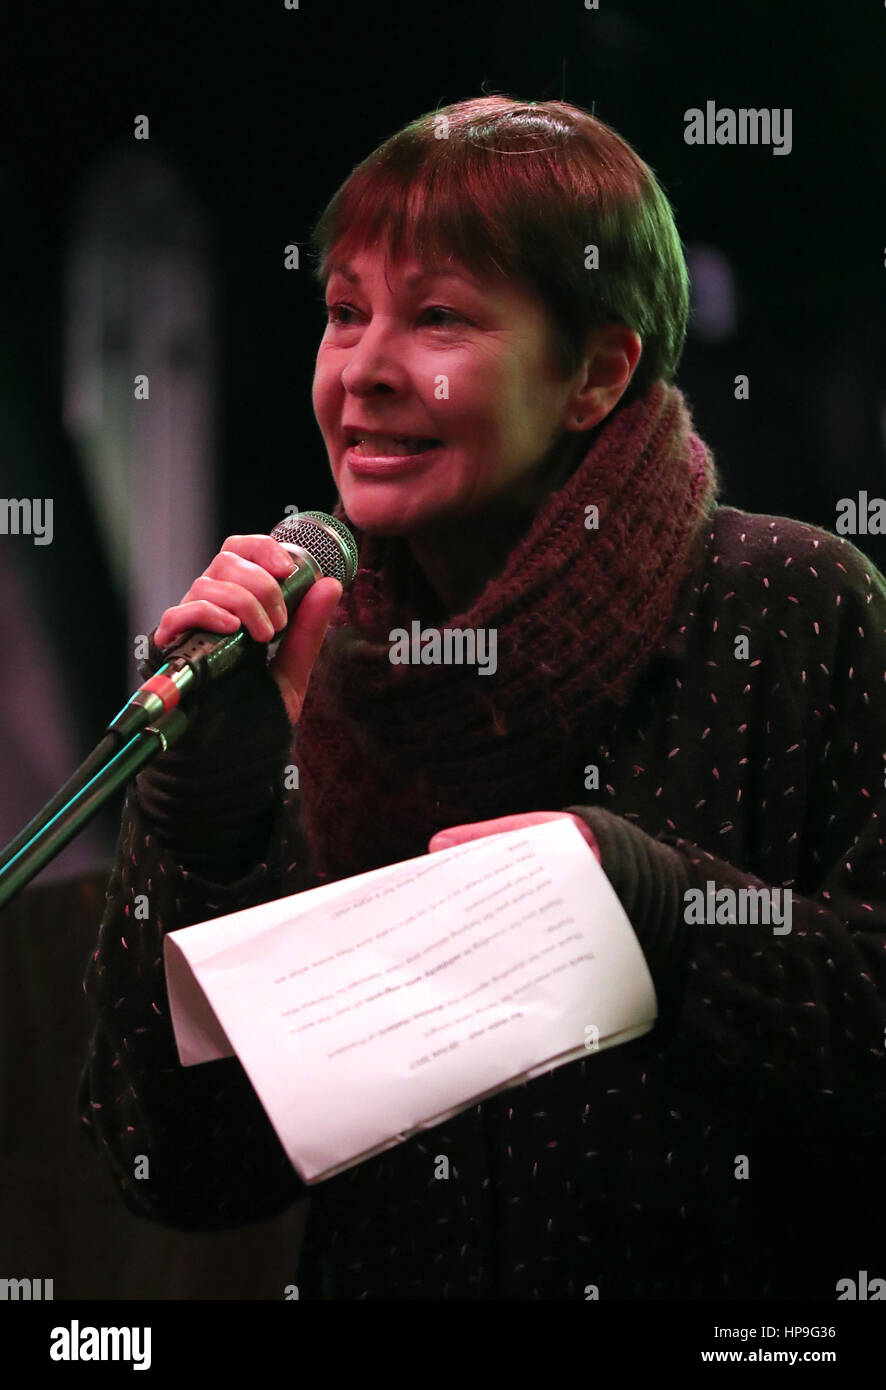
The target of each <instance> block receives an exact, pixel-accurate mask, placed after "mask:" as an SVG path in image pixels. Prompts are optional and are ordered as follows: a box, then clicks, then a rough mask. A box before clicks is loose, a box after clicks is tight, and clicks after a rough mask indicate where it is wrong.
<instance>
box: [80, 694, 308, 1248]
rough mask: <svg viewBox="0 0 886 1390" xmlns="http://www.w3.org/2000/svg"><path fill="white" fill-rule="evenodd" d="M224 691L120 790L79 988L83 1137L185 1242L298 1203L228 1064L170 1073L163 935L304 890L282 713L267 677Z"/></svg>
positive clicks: (256, 1108)
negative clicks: (84, 1007) (87, 1018)
mask: <svg viewBox="0 0 886 1390" xmlns="http://www.w3.org/2000/svg"><path fill="white" fill-rule="evenodd" d="M250 680H260V681H262V680H263V681H264V682H265V685H266V687H267V689H266V690H265V692H264V698H265V701H266V703H265V705H264V706H262V705H261V703H260V702H259V704H258V705H257V706H255V703H254V702H255V699H256V698H257V697H256V695H255V692H252V693H250V692H248V691H245V687H246V686H247V685H248V683H249V681H250ZM229 684H230V686H231V688H232V689H233V690H234V696H233V697H232V696H229V695H227V694H226V695H225V696H224V699H223V700H221V701H218V702H216V704H215V706H214V707H213V709H212V710H209V711H208V713H205V714H204V717H203V718H202V720H201V721H198V722H197V724H196V725H195V727H194V729H193V730H189V731H188V736H187V738H188V743H187V746H185V741H184V740H183V741H182V744H181V745H180V746H179V747H177V748H176V749H171V750H169V752H168V753H167V754H166V755H164V758H163V759H157V760H156V763H154V764H151V769H150V772H151V777H150V778H147V777H145V775H144V774H141V775H140V778H139V779H137V781H136V782H135V783H134V784H132V785H131V787H130V789H129V791H128V794H127V797H126V801H125V805H124V811H123V819H122V825H121V830H120V836H119V840H118V844H117V852H116V859H115V864H114V868H113V872H112V875H111V879H110V883H109V885H108V889H107V892H106V903H105V909H104V914H103V917H102V922H101V926H100V929H99V936H98V942H97V945H96V949H95V951H94V953H93V955H92V957H91V959H90V960H89V962H88V966H87V969H86V974H85V979H84V982H83V988H84V991H85V994H86V997H87V1000H88V1001H89V1004H90V1006H91V1010H92V1014H93V1018H94V1030H93V1034H92V1038H91V1042H90V1045H89V1050H88V1055H87V1057H86V1058H85V1061H84V1065H83V1068H82V1073H81V1078H80V1085H79V1092H78V1110H79V1114H80V1118H81V1121H82V1124H83V1126H84V1129H85V1131H86V1133H87V1135H88V1137H89V1138H90V1140H91V1141H92V1143H93V1144H95V1146H96V1147H97V1148H98V1150H99V1151H100V1152H101V1153H102V1154H103V1156H104V1158H105V1160H106V1162H107V1164H108V1167H109V1168H110V1171H111V1174H112V1177H113V1180H114V1183H115V1185H116V1186H117V1188H118V1190H119V1192H120V1194H121V1196H122V1198H123V1200H124V1202H125V1203H126V1205H127V1206H128V1207H129V1208H130V1209H131V1210H132V1211H133V1212H135V1213H136V1214H137V1215H140V1216H143V1217H145V1218H147V1219H150V1220H154V1221H158V1222H160V1223H161V1224H164V1225H168V1226H172V1227H175V1228H178V1229H181V1230H216V1229H224V1228H226V1227H231V1226H236V1225H241V1224H243V1223H244V1222H249V1221H260V1220H263V1219H265V1218H267V1217H270V1216H273V1215H276V1214H277V1213H279V1212H280V1211H282V1210H284V1209H285V1208H286V1207H287V1206H289V1205H290V1204H291V1203H292V1202H293V1201H295V1200H296V1199H298V1198H299V1197H301V1196H304V1195H305V1188H304V1184H303V1183H302V1182H301V1180H300V1179H299V1178H298V1175H297V1174H296V1172H295V1170H294V1169H293V1167H292V1165H291V1163H290V1162H289V1159H288V1158H287V1157H286V1154H285V1152H284V1150H283V1147H282V1145H281V1144H280V1141H279V1139H278V1138H277V1135H276V1133H275V1131H274V1129H273V1127H272V1126H271V1123H270V1121H269V1120H268V1118H267V1115H266V1114H265V1111H264V1109H263V1108H262V1106H261V1104H260V1102H259V1100H258V1098H257V1096H256V1094H255V1092H254V1090H253V1088H252V1086H251V1084H250V1082H249V1080H248V1078H247V1076H246V1073H245V1072H244V1070H243V1068H242V1066H241V1064H240V1062H239V1061H238V1060H237V1059H236V1058H225V1059H224V1060H219V1061H215V1062H207V1063H204V1064H202V1065H199V1066H195V1067H187V1068H186V1067H182V1066H181V1064H180V1062H179V1059H178V1051H177V1048H176V1045H175V1038H174V1034H173V1030H172V1024H171V1021H170V1016H169V1004H168V998H167V992H166V977H165V970H164V965H163V938H164V936H165V934H166V933H167V932H169V931H174V930H176V929H177V928H180V927H186V926H190V925H192V924H194V923H196V922H203V921H208V920H210V919H212V918H214V917H220V916H223V915H225V914H227V913H230V912H237V911H239V910H240V909H242V908H246V907H252V906H255V905H256V904H258V903H262V902H267V901H269V900H271V899H274V898H277V897H280V896H283V895H286V894H289V893H295V892H299V891H301V890H302V889H304V888H307V887H310V886H312V881H311V875H310V870H309V866H308V865H307V863H306V861H305V859H304V856H303V854H302V849H303V846H302V844H301V840H300V834H299V825H298V821H299V811H298V793H297V791H295V790H292V791H287V790H286V785H285V782H286V779H285V777H284V775H283V772H284V766H283V765H284V762H285V758H286V756H287V754H286V748H287V743H288V739H289V736H290V731H289V726H288V720H287V718H286V714H285V710H284V709H283V705H282V701H281V700H280V699H279V696H278V695H277V693H276V687H275V686H273V689H271V687H272V685H273V683H272V682H271V680H270V677H267V676H266V675H263V674H258V675H256V676H248V675H244V676H243V677H242V678H241V680H240V681H239V682H238V681H234V680H232V681H231V682H229ZM241 685H242V686H243V687H244V691H243V692H240V694H239V695H238V689H239V686H241ZM268 691H270V693H268ZM260 695H261V692H260V691H259V696H260ZM238 701H239V702H240V704H241V705H242V706H243V707H244V708H246V707H248V710H249V711H253V710H254V709H255V708H257V710H258V716H257V717H258V724H259V729H260V734H261V737H258V735H256V738H255V742H254V744H251V743H250V742H249V733H248V729H249V727H250V726H251V725H252V724H254V723H255V719H254V718H249V719H248V720H247V721H246V723H244V724H243V728H242V729H241V726H240V724H239V723H238V722H237V721H238V720H242V719H243V715H242V712H241V713H237V712H236V706H237V704H238ZM278 706H279V708H278ZM232 711H233V713H232ZM231 720H233V721H234V722H233V723H231V722H230V721H231ZM226 721H228V722H226ZM256 769H258V773H257V772H256ZM253 784H255V785H253ZM140 786H141V793H140V791H139V788H140ZM263 788H264V792H263ZM265 793H266V796H265V795H264V794H265ZM140 795H143V796H144V797H145V798H146V803H147V804H148V805H150V806H151V807H152V808H153V812H154V814H149V813H148V812H146V810H145V808H144V806H143V805H142V803H141V801H140ZM263 797H264V799H263ZM266 800H268V805H267V808H266V809H262V812H261V815H259V814H258V811H257V810H256V814H255V816H254V817H253V816H252V809H251V808H260V807H262V808H264V807H265V801H266ZM244 806H245V807H246V808H247V811H246V815H247V822H246V823H244V821H243V807H244ZM247 824H248V826H249V828H248V829H247V828H246V825H247ZM158 827H161V829H162V833H159V832H158ZM247 842H249V845H250V846H252V847H253V848H248V850H247V852H246V853H245V854H244V845H246V844H247ZM219 843H221V844H223V845H225V846H226V848H224V849H223V850H222V851H221V852H219V851H218V848H217V846H218V844H219ZM256 845H258V846H260V849H259V850H258V851H255V852H254V846H256ZM185 865H187V866H188V867H184V866H185ZM204 865H205V866H214V871H213V870H212V869H211V867H207V868H204ZM204 875H205V876H204ZM220 880H223V881H220Z"/></svg>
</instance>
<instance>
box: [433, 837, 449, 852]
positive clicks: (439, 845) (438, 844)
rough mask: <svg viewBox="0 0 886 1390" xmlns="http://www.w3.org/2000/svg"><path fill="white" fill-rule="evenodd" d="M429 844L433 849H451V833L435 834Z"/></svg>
mask: <svg viewBox="0 0 886 1390" xmlns="http://www.w3.org/2000/svg"><path fill="white" fill-rule="evenodd" d="M431 844H432V845H433V846H434V848H435V849H451V848H452V846H453V845H454V844H455V841H454V840H453V838H452V836H451V835H435V836H434V838H433V840H432V841H431Z"/></svg>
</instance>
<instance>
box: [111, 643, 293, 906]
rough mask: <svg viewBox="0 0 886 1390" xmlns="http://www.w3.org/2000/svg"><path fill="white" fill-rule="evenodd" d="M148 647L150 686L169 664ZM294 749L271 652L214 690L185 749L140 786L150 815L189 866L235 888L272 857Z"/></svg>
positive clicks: (148, 772) (156, 765) (156, 766)
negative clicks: (272, 840) (275, 826)
mask: <svg viewBox="0 0 886 1390" xmlns="http://www.w3.org/2000/svg"><path fill="white" fill-rule="evenodd" d="M155 631H156V629H155ZM148 642H149V656H148V659H147V661H144V662H142V664H141V665H140V667H139V670H140V672H141V674H142V676H143V677H145V678H147V677H148V676H150V675H153V673H154V671H156V670H157V668H158V667H159V666H161V665H162V664H163V661H164V660H165V655H164V653H163V652H161V651H160V649H159V648H158V647H157V646H156V644H155V642H154V634H153V632H152V633H151V635H150V637H149V639H148ZM291 742H292V727H291V725H290V723H289V717H288V715H287V712H286V706H285V704H284V703H283V697H282V695H281V694H280V690H279V687H278V685H277V682H276V681H275V680H274V678H273V676H272V675H271V674H270V672H269V670H268V668H267V663H266V661H265V659H264V655H263V654H261V656H260V657H257V659H256V660H255V661H253V662H250V663H248V664H247V665H245V666H242V667H240V668H238V670H236V671H234V672H232V673H231V674H229V675H227V676H225V677H224V679H222V680H220V681H219V682H218V684H217V685H212V686H210V687H209V688H208V689H207V691H206V692H205V694H204V696H203V697H202V701H201V703H200V705H199V707H198V711H197V713H195V714H194V715H193V716H192V721H191V724H190V725H189V727H188V729H187V730H186V732H185V733H184V734H183V736H182V737H181V739H180V740H179V742H178V743H177V744H175V745H174V747H172V748H170V749H168V751H167V752H165V753H163V754H160V755H158V756H157V757H155V758H154V759H153V761H152V762H150V763H149V764H148V765H147V767H146V768H145V769H144V770H143V771H142V772H140V773H139V775H138V777H137V778H136V782H135V791H136V796H137V798H138V802H139V805H140V806H141V808H142V811H143V813H144V815H145V816H146V818H147V819H148V820H149V821H150V823H151V826H152V828H153V830H154V831H155V833H156V835H157V836H158V838H159V839H160V840H161V841H162V842H163V844H165V845H166V847H167V848H168V849H169V851H170V852H171V853H172V855H173V856H174V857H175V859H176V861H177V863H178V864H180V865H181V867H182V868H184V869H187V870H189V871H191V872H193V873H198V874H200V875H201V877H203V878H205V879H208V880H209V881H211V882H215V883H230V882H233V881H234V880H235V879H238V878H240V877H242V876H243V875H244V874H245V873H248V872H249V870H250V869H251V868H252V867H253V865H255V864H257V863H258V862H259V861H261V860H262V859H264V858H265V857H266V855H267V850H268V842H269V838H270V834H271V829H272V826H273V824H274V821H275V819H276V817H277V815H278V813H279V810H280V807H281V805H282V801H283V778H284V768H285V766H286V763H287V760H288V758H289V752H290V745H291Z"/></svg>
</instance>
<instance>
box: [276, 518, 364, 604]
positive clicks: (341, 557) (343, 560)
mask: <svg viewBox="0 0 886 1390" xmlns="http://www.w3.org/2000/svg"><path fill="white" fill-rule="evenodd" d="M271 538H272V540H275V541H279V542H280V544H281V545H300V546H301V548H302V550H306V551H307V552H308V554H309V555H311V556H312V557H313V558H314V560H316V562H317V564H318V565H319V566H320V569H321V570H322V571H323V574H324V576H325V577H326V578H329V579H337V580H338V581H339V583H340V584H341V585H342V587H344V585H345V584H350V582H351V580H352V579H353V578H354V575H355V574H356V573H357V543H356V541H355V540H354V537H353V536H352V534H351V532H350V531H349V530H348V528H347V526H344V525H342V523H341V522H340V521H339V520H338V518H337V517H334V516H329V515H328V514H327V513H326V512H299V513H297V515H295V516H287V517H284V519H283V520H282V521H281V522H279V523H278V525H276V526H275V527H274V529H273V531H272V532H271Z"/></svg>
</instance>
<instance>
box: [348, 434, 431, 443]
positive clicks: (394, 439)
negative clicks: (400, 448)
mask: <svg viewBox="0 0 886 1390" xmlns="http://www.w3.org/2000/svg"><path fill="white" fill-rule="evenodd" d="M417 439H418V436H412V435H408V434H373V435H368V434H358V435H357V436H356V438H355V440H354V443H355V444H362V443H363V442H364V440H371V442H372V443H373V444H411V443H413V442H417Z"/></svg>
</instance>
